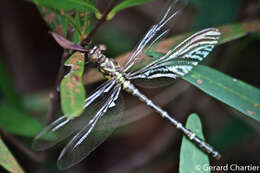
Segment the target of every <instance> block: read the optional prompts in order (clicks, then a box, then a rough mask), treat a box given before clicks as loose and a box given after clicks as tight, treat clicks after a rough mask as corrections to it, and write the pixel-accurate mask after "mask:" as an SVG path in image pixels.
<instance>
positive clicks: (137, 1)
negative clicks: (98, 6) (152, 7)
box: [107, 0, 154, 20]
mask: <svg viewBox="0 0 260 173" xmlns="http://www.w3.org/2000/svg"><path fill="white" fill-rule="evenodd" d="M151 1H154V0H124V1H123V2H121V3H119V4H118V5H116V6H115V7H114V8H113V9H112V10H111V11H110V12H109V13H108V15H107V20H111V19H112V18H113V17H114V16H115V15H116V13H117V12H118V11H121V10H123V9H125V8H129V7H133V6H137V5H141V4H144V3H147V2H151Z"/></svg>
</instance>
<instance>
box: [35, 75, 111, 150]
mask: <svg viewBox="0 0 260 173" xmlns="http://www.w3.org/2000/svg"><path fill="white" fill-rule="evenodd" d="M114 86H115V81H114V80H112V79H111V80H108V81H106V82H104V83H103V84H102V85H101V86H100V87H98V88H97V89H96V90H95V91H94V92H93V93H92V94H90V96H89V97H88V98H87V99H86V100H85V111H84V113H83V114H82V115H81V116H79V117H76V118H74V119H68V118H67V117H66V116H62V117H60V118H59V119H57V120H56V121H54V122H52V123H51V124H49V125H48V126H47V127H46V128H45V129H43V130H42V131H41V132H40V133H39V134H38V135H37V136H36V137H35V138H34V141H33V148H34V149H35V150H39V151H41V150H45V149H47V148H50V147H52V146H54V145H55V144H57V143H58V142H60V141H62V140H63V139H65V138H67V137H69V136H70V135H72V134H73V133H75V132H76V131H78V130H80V129H81V128H83V126H84V125H86V124H87V123H88V122H89V121H90V119H92V118H93V116H94V115H93V114H94V113H95V111H96V110H97V109H100V107H101V105H102V104H103V103H104V102H106V100H107V99H108V97H109V96H108V95H109V94H107V93H108V92H111V91H112V88H113V87H114Z"/></svg>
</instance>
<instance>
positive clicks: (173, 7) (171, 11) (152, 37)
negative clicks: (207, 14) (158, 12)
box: [123, 0, 187, 72]
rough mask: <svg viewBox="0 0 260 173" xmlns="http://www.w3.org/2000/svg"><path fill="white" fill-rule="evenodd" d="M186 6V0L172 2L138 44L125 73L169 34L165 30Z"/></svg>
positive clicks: (124, 69) (124, 68)
mask: <svg viewBox="0 0 260 173" xmlns="http://www.w3.org/2000/svg"><path fill="white" fill-rule="evenodd" d="M186 4H187V1H186V0H172V1H171V3H170V5H169V8H168V9H167V11H166V13H165V14H164V15H163V17H162V18H161V19H160V21H159V22H158V23H157V24H155V25H152V27H151V28H150V29H149V30H148V32H147V33H146V34H145V35H144V37H143V39H142V40H141V41H140V43H139V44H138V46H137V48H136V50H135V51H134V52H133V53H132V54H131V56H130V57H129V59H128V60H127V61H126V63H125V64H124V65H123V71H124V72H126V71H127V70H128V69H129V68H131V67H132V66H133V65H134V64H135V63H136V62H138V61H139V60H140V58H142V57H143V55H144V54H142V52H143V50H144V48H145V47H147V49H150V48H151V47H153V45H154V44H155V43H156V42H157V41H158V40H160V39H161V38H162V37H164V36H165V35H166V34H167V32H168V30H167V29H166V28H165V26H166V25H167V23H168V22H169V21H170V20H171V19H172V18H173V17H174V16H175V15H176V14H177V13H179V12H180V11H181V10H182V9H183V8H184V7H185V6H186ZM139 55H141V56H139Z"/></svg>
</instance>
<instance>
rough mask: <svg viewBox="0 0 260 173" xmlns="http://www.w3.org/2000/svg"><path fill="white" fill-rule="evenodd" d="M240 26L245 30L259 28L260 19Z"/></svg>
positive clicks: (249, 30) (250, 30) (256, 29)
mask: <svg viewBox="0 0 260 173" xmlns="http://www.w3.org/2000/svg"><path fill="white" fill-rule="evenodd" d="M242 27H243V28H244V29H245V30H246V31H247V32H255V31H258V30H259V29H260V21H259V20H258V21H251V22H246V23H243V24H242Z"/></svg>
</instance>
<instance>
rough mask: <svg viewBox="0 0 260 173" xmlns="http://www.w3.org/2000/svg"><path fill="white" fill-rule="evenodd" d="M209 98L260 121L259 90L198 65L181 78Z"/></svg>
mask: <svg viewBox="0 0 260 173" xmlns="http://www.w3.org/2000/svg"><path fill="white" fill-rule="evenodd" d="M183 79H184V80H186V81H187V82H189V83H191V84H193V85H195V86H196V87H198V88H199V89H201V90H202V91H204V92H205V93H207V94H209V95H210V96H212V97H214V98H216V99H218V100H220V101H222V102H224V103H226V104H227V105H229V106H231V107H233V108H234V109H237V110H238V111H240V112H242V113H244V114H245V115H247V116H248V117H250V118H253V119H255V120H257V121H260V90H259V89H257V88H255V87H253V86H251V85H249V84H247V83H245V82H243V81H240V80H238V79H235V78H232V77H229V76H227V75H225V74H223V73H221V72H218V71H216V70H214V69H212V68H210V67H206V66H203V65H198V66H197V67H195V68H194V69H193V70H192V71H190V73H188V74H187V75H185V76H184V77H183Z"/></svg>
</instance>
